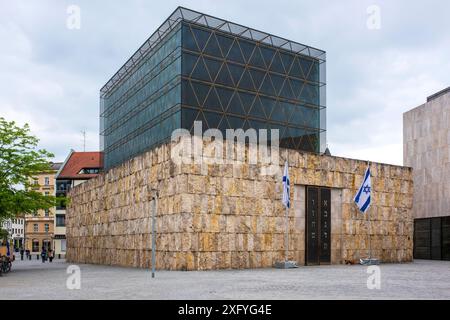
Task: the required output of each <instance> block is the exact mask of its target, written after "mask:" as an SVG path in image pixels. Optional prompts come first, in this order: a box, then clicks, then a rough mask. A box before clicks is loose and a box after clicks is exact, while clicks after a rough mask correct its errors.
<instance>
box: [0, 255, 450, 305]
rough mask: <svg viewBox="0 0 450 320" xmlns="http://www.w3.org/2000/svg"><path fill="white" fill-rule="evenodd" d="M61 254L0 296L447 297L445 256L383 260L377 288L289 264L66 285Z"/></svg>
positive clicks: (108, 276)
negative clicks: (76, 286) (281, 267)
mask: <svg viewBox="0 0 450 320" xmlns="http://www.w3.org/2000/svg"><path fill="white" fill-rule="evenodd" d="M68 266H70V264H68V263H66V262H65V261H64V260H56V261H54V262H53V263H48V262H47V263H45V264H43V263H42V262H40V261H37V260H32V261H15V262H14V265H13V271H12V272H10V273H8V274H6V275H3V277H0V299H450V262H449V261H426V260H416V261H415V262H413V263H405V264H382V265H380V268H381V269H380V271H381V288H380V289H368V288H367V279H368V277H369V276H370V274H368V273H367V267H364V266H359V265H353V266H346V265H331V266H317V267H300V268H298V269H291V270H279V269H253V270H220V271H189V272H186V271H157V273H156V278H154V279H152V278H151V273H150V272H149V271H148V270H145V269H135V268H121V267H112V266H101V265H85V264H80V265H79V267H80V270H81V277H80V279H81V288H80V289H72V290H70V289H68V288H67V285H66V282H67V279H68V277H69V276H70V275H69V274H67V268H68Z"/></svg>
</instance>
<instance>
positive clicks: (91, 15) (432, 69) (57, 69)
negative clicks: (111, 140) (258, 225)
mask: <svg viewBox="0 0 450 320" xmlns="http://www.w3.org/2000/svg"><path fill="white" fill-rule="evenodd" d="M372 2H373V1H368V0H367V1H366V0H364V1H360V0H349V1H340V2H329V1H322V0H319V1H314V2H310V1H286V0H280V1H278V2H277V3H276V6H274V3H273V1H268V0H263V1H246V2H242V1H238V0H235V1H214V3H212V2H211V1H205V0H203V1H182V3H181V4H182V5H183V6H186V7H190V8H192V9H195V10H198V11H203V12H205V13H209V14H212V15H216V16H219V17H222V18H225V19H229V20H232V21H235V22H237V23H241V24H244V25H248V26H250V27H254V28H257V29H261V30H264V31H267V32H270V33H273V34H276V35H280V36H283V37H286V38H289V39H292V40H295V41H298V42H301V43H305V44H308V45H311V46H314V47H318V48H322V49H324V50H326V51H327V59H328V60H327V92H328V96H327V107H328V109H327V122H328V134H327V136H328V142H329V145H330V149H331V152H332V153H333V154H335V155H340V156H348V157H354V158H361V159H369V160H373V161H382V162H388V163H395V164H401V163H402V113H403V112H405V111H406V110H409V109H411V108H413V107H415V106H417V105H419V104H421V103H423V102H424V101H425V99H426V96H428V95H430V94H432V93H434V92H436V91H438V90H440V89H442V88H444V87H446V86H448V85H449V82H450V81H449V76H448V70H449V69H450V68H449V67H450V62H449V61H448V57H449V56H450V41H448V35H447V30H449V29H450V23H449V22H448V21H449V20H448V19H447V17H446V15H447V12H448V11H449V9H450V4H447V3H442V2H437V1H436V2H434V1H430V2H427V3H425V2H423V3H411V2H410V1H406V0H403V1H400V0H399V1H377V4H378V5H379V6H380V8H381V19H382V21H381V27H382V28H381V30H368V29H367V27H366V19H367V13H366V8H367V6H369V5H371V4H373V3H372ZM70 4H77V5H79V6H80V8H81V29H80V30H68V29H67V28H66V18H67V12H66V8H67V6H68V5H70ZM179 4H180V2H179V1H175V0H167V1H165V2H164V3H162V4H157V3H155V2H153V1H151V2H150V1H149V2H146V1H139V0H136V1H130V2H127V3H126V4H124V3H123V2H121V1H111V2H109V3H108V5H105V4H99V3H95V2H92V1H84V0H78V1H70V2H69V1H61V2H58V3H57V4H55V2H53V1H44V0H43V1H39V2H4V3H2V10H0V41H1V43H2V44H7V45H2V46H1V48H0V70H2V71H1V72H0V88H2V90H1V91H0V114H1V116H5V117H7V118H8V119H14V120H17V121H18V122H19V123H24V122H28V123H30V125H31V127H32V130H33V132H34V133H36V134H37V135H38V136H39V137H40V138H41V146H42V147H45V148H47V149H49V150H50V151H52V152H54V153H56V159H57V160H63V159H64V158H65V157H66V155H67V153H68V152H69V150H70V148H75V149H77V150H80V149H81V148H82V135H81V133H80V131H81V130H86V131H87V148H88V149H91V150H93V149H96V148H98V110H99V107H98V101H99V98H98V97H99V89H100V88H101V87H102V86H103V84H104V83H106V81H107V80H108V79H109V77H110V76H112V75H113V74H114V73H115V71H117V69H118V68H119V67H120V66H121V65H122V64H123V63H124V62H125V61H126V60H127V58H128V57H129V56H131V54H132V53H133V52H134V51H135V50H136V49H137V48H138V47H139V46H140V45H141V44H142V42H143V41H144V40H145V39H146V38H147V37H148V36H150V34H151V33H152V32H153V31H154V30H155V29H156V28H157V27H158V26H159V25H160V24H161V23H162V22H163V21H164V20H165V19H166V18H167V17H168V15H169V14H170V13H171V12H172V11H173V10H174V9H175V8H176V6H177V5H179ZM405 8H407V9H405Z"/></svg>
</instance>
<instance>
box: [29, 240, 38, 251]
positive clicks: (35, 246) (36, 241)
mask: <svg viewBox="0 0 450 320" xmlns="http://www.w3.org/2000/svg"><path fill="white" fill-rule="evenodd" d="M31 251H32V252H39V240H36V239H34V240H33V247H32V248H31Z"/></svg>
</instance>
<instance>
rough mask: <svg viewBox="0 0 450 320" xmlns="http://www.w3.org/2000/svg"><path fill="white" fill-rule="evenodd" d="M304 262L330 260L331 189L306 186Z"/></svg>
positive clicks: (309, 263) (327, 262)
mask: <svg viewBox="0 0 450 320" xmlns="http://www.w3.org/2000/svg"><path fill="white" fill-rule="evenodd" d="M305 249H306V259H305V261H306V264H307V265H318V264H330V262H331V190H330V189H329V188H321V187H306V248H305Z"/></svg>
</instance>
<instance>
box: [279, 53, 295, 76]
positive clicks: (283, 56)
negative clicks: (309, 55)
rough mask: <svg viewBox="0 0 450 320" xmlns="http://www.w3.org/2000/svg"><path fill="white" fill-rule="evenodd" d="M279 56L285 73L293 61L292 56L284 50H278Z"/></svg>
mask: <svg viewBox="0 0 450 320" xmlns="http://www.w3.org/2000/svg"><path fill="white" fill-rule="evenodd" d="M280 57H281V61H282V62H283V66H284V69H285V70H286V73H289V71H290V69H291V66H292V62H293V61H294V57H293V56H292V55H290V54H288V53H286V52H282V51H280Z"/></svg>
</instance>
